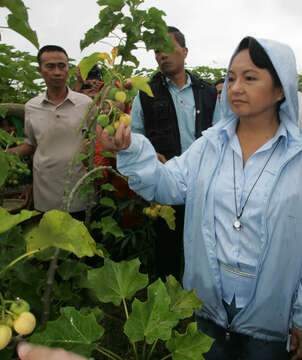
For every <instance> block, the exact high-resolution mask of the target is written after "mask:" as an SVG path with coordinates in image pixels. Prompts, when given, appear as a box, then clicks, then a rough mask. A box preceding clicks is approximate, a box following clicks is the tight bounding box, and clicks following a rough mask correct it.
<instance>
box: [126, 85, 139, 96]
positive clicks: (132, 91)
mask: <svg viewBox="0 0 302 360" xmlns="http://www.w3.org/2000/svg"><path fill="white" fill-rule="evenodd" d="M128 93H129V95H130V96H132V97H134V96H136V95H137V93H138V89H137V88H136V87H134V86H133V88H132V89H131V90H128Z"/></svg>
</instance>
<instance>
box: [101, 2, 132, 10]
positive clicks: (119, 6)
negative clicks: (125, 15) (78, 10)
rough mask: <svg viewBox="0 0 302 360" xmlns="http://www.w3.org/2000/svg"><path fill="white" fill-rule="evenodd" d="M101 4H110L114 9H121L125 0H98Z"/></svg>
mask: <svg viewBox="0 0 302 360" xmlns="http://www.w3.org/2000/svg"><path fill="white" fill-rule="evenodd" d="M97 3H98V4H99V5H100V6H109V7H110V8H111V10H113V11H121V10H122V8H123V7H124V5H125V4H124V0H98V1H97Z"/></svg>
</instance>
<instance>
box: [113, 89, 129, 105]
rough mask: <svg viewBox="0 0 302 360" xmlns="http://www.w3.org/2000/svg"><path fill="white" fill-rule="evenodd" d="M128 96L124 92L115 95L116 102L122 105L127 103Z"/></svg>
mask: <svg viewBox="0 0 302 360" xmlns="http://www.w3.org/2000/svg"><path fill="white" fill-rule="evenodd" d="M126 98H127V95H126V93H125V92H124V91H118V92H117V93H116V94H115V100H116V101H118V102H120V103H124V102H125V101H126Z"/></svg>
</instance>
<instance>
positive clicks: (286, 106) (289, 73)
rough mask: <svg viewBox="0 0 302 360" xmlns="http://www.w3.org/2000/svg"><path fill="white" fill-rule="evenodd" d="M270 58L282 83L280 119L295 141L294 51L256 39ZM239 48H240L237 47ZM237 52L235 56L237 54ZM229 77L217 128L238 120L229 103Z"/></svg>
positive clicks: (296, 135)
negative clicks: (282, 98) (283, 97)
mask: <svg viewBox="0 0 302 360" xmlns="http://www.w3.org/2000/svg"><path fill="white" fill-rule="evenodd" d="M256 40H257V41H258V42H259V44H261V46H262V47H263V48H264V50H265V51H266V53H267V55H268V56H269V58H270V60H271V62H272V64H273V66H274V68H275V70H276V72H277V74H278V76H279V79H280V81H281V84H282V87H283V90H284V94H285V101H284V102H283V103H282V104H281V107H280V112H279V115H280V119H281V121H282V122H283V123H284V124H285V126H286V128H287V130H288V132H289V134H290V135H291V136H292V137H293V138H294V139H295V138H297V137H299V134H300V131H299V130H298V95H297V92H298V79H299V78H298V73H297V70H296V59H295V55H294V52H293V51H292V49H291V48H290V47H289V46H288V45H285V44H282V43H279V42H277V41H273V40H267V39H256ZM237 48H238V47H237ZM237 48H236V50H235V51H234V54H236V51H237ZM234 54H233V56H232V58H231V60H230V63H229V66H228V69H229V68H230V65H231V63H232V60H233V57H234ZM227 86H228V76H227V77H226V81H225V83H224V88H223V92H222V97H221V107H222V120H221V121H220V122H219V123H218V124H217V125H216V126H215V127H216V128H223V127H224V126H225V125H226V124H227V123H228V122H229V121H232V120H234V119H237V115H236V114H234V113H233V111H232V110H231V108H230V106H229V104H228V101H227Z"/></svg>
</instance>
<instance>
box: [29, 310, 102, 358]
mask: <svg viewBox="0 0 302 360" xmlns="http://www.w3.org/2000/svg"><path fill="white" fill-rule="evenodd" d="M103 334H104V329H103V327H102V326H100V325H99V324H98V323H97V321H96V319H95V316H94V315H93V314H92V313H91V314H89V315H88V316H84V315H82V314H81V313H80V312H79V311H77V310H75V309H74V308H72V307H65V308H62V309H61V316H60V318H59V319H57V320H56V321H49V322H48V323H47V324H46V328H45V329H44V330H43V331H41V332H37V333H35V334H34V335H32V336H31V337H30V342H31V343H34V344H40V345H44V346H49V347H59V348H63V349H65V350H67V351H73V352H75V353H77V354H79V355H82V356H85V357H87V358H88V357H90V356H91V353H92V351H93V350H95V349H96V347H97V344H96V343H94V342H95V341H96V340H98V339H99V338H100V337H102V336H103Z"/></svg>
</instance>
